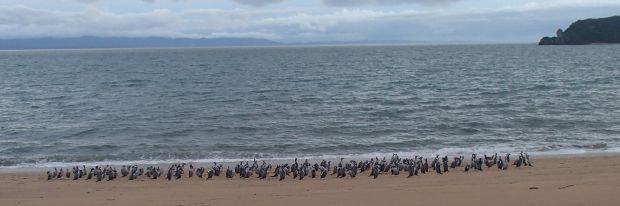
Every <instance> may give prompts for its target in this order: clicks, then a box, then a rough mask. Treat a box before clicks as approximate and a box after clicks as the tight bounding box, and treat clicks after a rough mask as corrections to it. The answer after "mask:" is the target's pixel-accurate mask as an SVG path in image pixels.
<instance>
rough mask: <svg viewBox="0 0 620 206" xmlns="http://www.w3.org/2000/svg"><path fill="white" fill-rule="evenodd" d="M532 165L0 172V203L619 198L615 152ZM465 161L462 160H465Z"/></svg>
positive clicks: (299, 204) (597, 201)
mask: <svg viewBox="0 0 620 206" xmlns="http://www.w3.org/2000/svg"><path fill="white" fill-rule="evenodd" d="M532 161H533V163H534V167H524V168H514V167H510V168H509V169H508V170H507V171H499V170H497V169H496V168H492V169H487V168H486V167H485V169H486V170H484V171H482V172H463V168H460V169H458V171H457V170H452V171H450V172H448V173H447V174H444V175H438V174H435V173H430V174H426V175H421V176H418V177H412V178H406V174H403V173H401V175H400V176H391V175H387V174H386V175H381V176H379V178H378V179H372V178H371V177H368V176H367V175H368V172H366V173H363V174H361V175H359V176H358V177H357V178H355V179H350V178H343V179H338V178H336V177H335V176H328V177H327V178H326V179H324V180H320V179H310V178H307V179H304V180H302V181H299V180H293V179H291V178H287V179H286V180H284V181H278V180H277V179H275V178H269V179H267V180H258V179H256V178H251V179H245V180H242V179H239V178H238V177H236V178H234V179H230V180H228V179H225V178H224V177H217V178H215V179H212V180H204V179H198V178H196V177H194V178H191V179H188V178H186V177H184V178H182V179H181V180H178V181H175V180H173V181H167V180H165V179H158V180H147V179H144V178H143V177H141V178H140V179H138V180H135V181H128V180H126V179H124V178H123V179H118V180H115V181H109V182H108V181H103V182H95V181H86V180H78V181H72V180H66V179H64V180H53V181H47V180H46V175H45V173H44V172H23V173H17V172H14V171H4V172H2V173H1V174H0V205H2V206H11V205H45V206H61V205H62V206H67V205H252V206H257V205H270V206H274V205H295V206H305V205H356V206H359V205H459V206H465V205H501V206H508V205H615V206H617V205H620V156H618V155H615V154H614V155H611V154H605V155H598V156H580V157H575V156H567V157H554V158H545V159H539V158H538V159H532ZM466 163H467V162H466Z"/></svg>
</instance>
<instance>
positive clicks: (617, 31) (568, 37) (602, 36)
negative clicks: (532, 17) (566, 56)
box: [538, 16, 620, 45]
mask: <svg viewBox="0 0 620 206" xmlns="http://www.w3.org/2000/svg"><path fill="white" fill-rule="evenodd" d="M595 43H620V16H612V17H607V18H601V19H586V20H579V21H577V22H575V23H573V24H571V25H570V27H568V29H566V31H562V29H558V31H557V32H556V36H555V37H543V38H542V39H541V40H540V42H539V43H538V44H539V45H581V44H595Z"/></svg>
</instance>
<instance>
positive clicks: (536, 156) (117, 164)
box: [0, 150, 620, 174]
mask: <svg viewBox="0 0 620 206" xmlns="http://www.w3.org/2000/svg"><path fill="white" fill-rule="evenodd" d="M396 154H399V156H401V158H413V156H404V155H402V153H396ZM498 154H500V155H505V154H506V153H498ZM511 154H512V155H515V154H518V153H511ZM528 154H530V155H531V156H532V157H533V158H534V159H557V158H568V157H598V156H608V155H612V156H614V155H616V156H620V151H616V150H612V151H586V152H583V153H540V152H528ZM384 155H385V156H386V157H388V156H387V154H384ZM439 155H440V156H442V155H441V154H439ZM470 155H471V154H464V156H465V159H466V160H468V159H469V157H470ZM478 155H484V154H478ZM487 155H492V154H491V153H488V154H487ZM351 156H353V155H343V158H344V159H345V160H356V161H365V160H368V159H370V157H368V158H350V157H351ZM455 156H456V155H448V157H455ZM378 157H379V158H382V157H383V156H378ZM423 157H425V158H429V159H432V158H434V155H433V156H423ZM294 159H295V158H264V159H258V158H257V159H256V160H257V161H259V162H260V161H263V160H264V161H266V162H267V163H271V164H278V163H283V162H290V161H293V160H294ZM298 159H299V160H306V159H305V158H301V157H300V158H298ZM224 160H226V159H224ZM307 160H308V161H321V160H323V159H320V158H309V159H307ZM324 160H326V161H332V162H334V161H338V160H339V157H330V158H325V159H324ZM240 161H243V162H245V161H253V159H228V160H226V161H217V163H218V164H220V163H221V164H224V165H232V164H236V163H238V162H240ZM121 162H124V164H122V163H121ZM179 162H181V163H182V162H185V163H188V164H190V163H191V164H195V165H211V164H212V163H213V161H211V159H193V160H178V161H177V160H148V161H143V160H138V161H97V162H67V163H64V162H63V163H58V165H57V166H24V167H21V166H7V167H0V174H3V173H15V172H45V171H46V170H49V169H53V168H55V167H56V168H67V167H73V166H81V165H86V166H87V167H91V166H92V167H94V166H97V165H98V166H105V165H110V166H114V167H120V166H122V165H134V164H138V166H141V167H142V166H144V167H147V166H160V167H162V168H165V167H169V166H170V165H171V164H174V163H179ZM61 164H62V165H61Z"/></svg>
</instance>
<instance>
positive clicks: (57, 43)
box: [0, 36, 456, 50]
mask: <svg viewBox="0 0 620 206" xmlns="http://www.w3.org/2000/svg"><path fill="white" fill-rule="evenodd" d="M428 43H430V42H422V41H398V40H360V41H323V42H295V43H281V42H276V41H271V40H266V39H255V38H212V39H207V38H202V39H191V38H165V37H90V36H88V37H70V38H28V39H0V50H24V49H107V48H173V47H235V46H291V45H381V44H428ZM454 43H456V42H454Z"/></svg>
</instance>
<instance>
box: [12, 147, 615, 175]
mask: <svg viewBox="0 0 620 206" xmlns="http://www.w3.org/2000/svg"><path fill="white" fill-rule="evenodd" d="M521 151H523V152H527V153H528V154H530V155H531V156H558V155H580V154H597V153H619V152H620V147H614V148H607V149H603V150H600V149H598V150H597V149H568V148H567V149H558V150H548V151H533V150H527V149H515V148H511V147H494V148H490V147H481V148H459V147H448V148H442V149H437V150H419V151H400V152H394V153H381V152H370V153H364V154H331V155H310V156H289V157H273V158H260V159H259V158H257V160H258V161H263V160H264V161H269V162H282V161H289V160H292V159H294V158H298V159H300V160H305V159H308V160H338V159H340V158H345V159H355V160H365V159H370V158H375V157H378V158H383V157H388V158H389V157H391V156H392V154H397V155H398V156H400V157H401V158H413V157H415V156H418V157H427V158H429V157H434V156H435V155H440V156H444V155H448V156H461V155H463V156H465V157H469V155H471V154H473V153H475V154H480V155H483V154H488V155H492V154H495V153H498V154H501V155H504V154H506V153H513V154H516V153H519V152H521ZM252 160H253V158H251V157H250V158H230V159H228V158H204V159H165V160H126V161H125V160H122V161H119V160H110V161H105V160H104V161H92V162H37V163H21V164H17V165H12V166H2V167H0V169H9V170H15V169H28V168H53V167H58V168H60V167H73V166H76V165H80V166H81V165H85V166H88V167H92V166H97V165H114V166H118V165H133V164H137V165H162V164H171V163H179V162H186V163H194V164H212V163H213V162H218V163H235V162H240V161H252Z"/></svg>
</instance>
